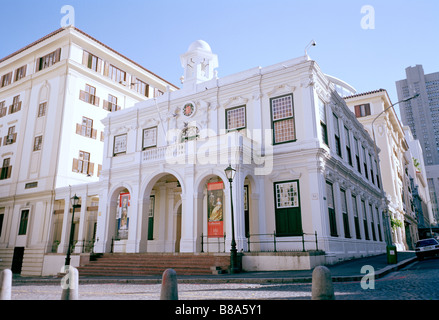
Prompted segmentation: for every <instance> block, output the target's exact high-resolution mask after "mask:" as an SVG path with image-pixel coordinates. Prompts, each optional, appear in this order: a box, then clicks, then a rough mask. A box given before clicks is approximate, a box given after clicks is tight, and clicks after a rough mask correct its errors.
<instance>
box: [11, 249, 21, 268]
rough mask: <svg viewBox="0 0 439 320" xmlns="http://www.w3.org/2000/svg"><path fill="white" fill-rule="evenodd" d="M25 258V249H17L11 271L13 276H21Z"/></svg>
mask: <svg viewBox="0 0 439 320" xmlns="http://www.w3.org/2000/svg"><path fill="white" fill-rule="evenodd" d="M23 256H24V247H15V248H14V256H13V258H12V266H11V271H12V273H13V274H21V267H22V266H23Z"/></svg>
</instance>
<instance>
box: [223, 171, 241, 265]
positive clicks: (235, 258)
mask: <svg viewBox="0 0 439 320" xmlns="http://www.w3.org/2000/svg"><path fill="white" fill-rule="evenodd" d="M224 172H225V173H226V177H227V179H228V180H229V183H230V204H231V209H232V211H231V213H232V243H231V249H230V264H231V266H230V273H238V272H239V267H238V254H237V250H236V241H235V218H234V216H233V197H232V182H233V178H234V177H235V173H236V170H235V169H233V168H232V166H231V165H230V164H229V166H228V167H227V168H226V169H225V170H224Z"/></svg>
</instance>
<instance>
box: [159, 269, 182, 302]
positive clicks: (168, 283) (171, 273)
mask: <svg viewBox="0 0 439 320" xmlns="http://www.w3.org/2000/svg"><path fill="white" fill-rule="evenodd" d="M160 300H178V284H177V273H176V272H175V270H174V269H166V270H165V272H163V276H162V289H161V292H160Z"/></svg>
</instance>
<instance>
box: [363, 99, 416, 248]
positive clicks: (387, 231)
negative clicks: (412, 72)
mask: <svg viewBox="0 0 439 320" xmlns="http://www.w3.org/2000/svg"><path fill="white" fill-rule="evenodd" d="M417 97H419V93H416V94H415V95H414V96H412V97H409V98H406V99H403V100H401V101H398V102H396V103H394V104H392V105H391V106H389V107H387V108H385V109H384V110H383V111H381V112H380V113H379V114H378V115H377V116H376V117H375V119H373V121H372V135H373V148H374V152H375V159H376V160H377V170H378V173H379V176H380V177H381V168H380V164H379V158H378V151H377V143H376V139H375V129H374V127H373V125H374V123H375V121H376V120H377V119H378V118H379V117H380V116H381V115H382V114H383V113H384V112H386V111H387V110H389V109H390V108H393V107H394V106H396V105H397V104H399V103H401V102H407V101H410V100H412V99H415V98H417ZM371 165H372V164H371ZM381 181H382V182H383V180H382V179H381ZM381 188H382V185H381ZM389 217H390V213H389V214H386V218H387V222H386V224H385V226H386V240H387V241H386V242H387V247H391V246H392V237H391V235H390V237H389V231H390V230H389Z"/></svg>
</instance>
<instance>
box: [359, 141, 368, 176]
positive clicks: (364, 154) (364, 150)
mask: <svg viewBox="0 0 439 320" xmlns="http://www.w3.org/2000/svg"><path fill="white" fill-rule="evenodd" d="M361 148H362V149H363V159H364V162H363V164H364V175H365V176H366V179H369V173H368V172H367V156H366V149H365V148H364V147H361Z"/></svg>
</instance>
